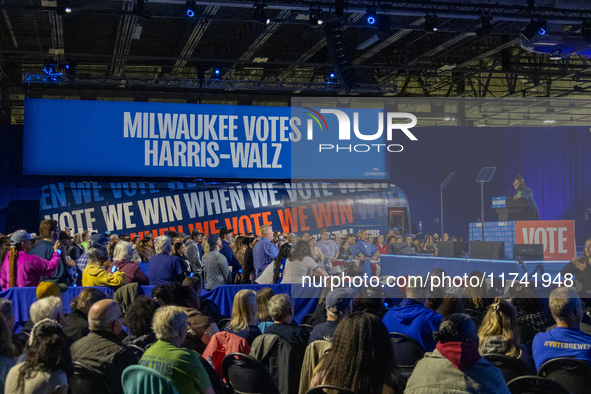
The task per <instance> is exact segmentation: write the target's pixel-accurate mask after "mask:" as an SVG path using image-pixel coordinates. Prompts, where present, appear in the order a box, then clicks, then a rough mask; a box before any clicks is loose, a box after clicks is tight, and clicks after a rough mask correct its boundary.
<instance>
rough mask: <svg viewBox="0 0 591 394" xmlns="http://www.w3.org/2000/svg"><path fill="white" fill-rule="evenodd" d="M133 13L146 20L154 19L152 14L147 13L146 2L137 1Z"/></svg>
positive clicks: (142, 0) (143, 0)
mask: <svg viewBox="0 0 591 394" xmlns="http://www.w3.org/2000/svg"><path fill="white" fill-rule="evenodd" d="M131 13H132V14H134V15H136V16H138V17H140V18H144V19H150V18H151V17H152V13H150V12H148V11H146V1H145V0H136V3H135V6H134V7H133V10H131Z"/></svg>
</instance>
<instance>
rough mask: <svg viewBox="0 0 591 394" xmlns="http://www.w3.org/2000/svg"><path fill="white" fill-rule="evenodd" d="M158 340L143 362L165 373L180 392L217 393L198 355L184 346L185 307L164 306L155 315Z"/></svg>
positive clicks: (185, 334) (141, 362)
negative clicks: (182, 346)
mask: <svg viewBox="0 0 591 394" xmlns="http://www.w3.org/2000/svg"><path fill="white" fill-rule="evenodd" d="M153 329H154V333H155V334H156V338H158V341H157V342H156V343H155V344H154V345H152V346H151V347H150V348H149V349H148V350H146V352H145V353H144V355H143V356H142V359H141V360H140V365H143V366H144V367H147V368H152V369H153V370H155V371H156V372H158V373H160V374H161V375H163V376H164V377H165V378H166V379H167V380H168V381H169V382H170V383H172V385H173V386H174V388H175V389H176V390H177V392H178V393H179V394H214V391H213V388H212V387H211V381H210V380H209V376H208V375H207V372H206V371H205V369H204V368H203V365H202V364H201V361H200V360H199V357H200V356H199V355H198V354H197V353H195V352H194V351H192V350H187V349H183V348H181V345H182V343H183V342H184V341H185V338H186V336H187V315H186V314H185V312H184V310H183V308H180V307H177V306H165V307H162V308H159V309H158V310H157V311H156V313H155V314H154V323H153Z"/></svg>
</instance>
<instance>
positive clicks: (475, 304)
mask: <svg viewBox="0 0 591 394" xmlns="http://www.w3.org/2000/svg"><path fill="white" fill-rule="evenodd" d="M475 277H476V278H478V282H477V281H476V279H474V280H473V279H472V278H475ZM484 279H485V278H484V274H483V273H482V272H480V271H474V272H472V273H471V274H470V277H469V278H468V284H467V287H466V288H465V295H464V297H463V298H462V302H463V303H464V308H466V309H472V310H475V311H477V312H480V313H482V314H485V313H486V309H487V308H488V306H489V305H490V304H492V302H493V299H492V298H489V297H488V295H487V290H486V285H484V286H477V285H474V286H473V284H474V283H479V282H480V281H482V280H484Z"/></svg>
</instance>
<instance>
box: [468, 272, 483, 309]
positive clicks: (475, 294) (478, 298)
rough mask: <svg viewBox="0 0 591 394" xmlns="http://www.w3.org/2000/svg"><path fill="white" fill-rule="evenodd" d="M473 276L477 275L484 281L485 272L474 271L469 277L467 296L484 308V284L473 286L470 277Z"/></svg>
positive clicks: (478, 306) (477, 305) (476, 304)
mask: <svg viewBox="0 0 591 394" xmlns="http://www.w3.org/2000/svg"><path fill="white" fill-rule="evenodd" d="M473 277H477V278H478V279H479V280H480V281H481V282H482V281H484V274H483V273H482V272H480V271H474V272H472V273H471V274H470V278H469V279H468V286H467V287H466V297H467V298H469V299H470V300H471V301H472V303H473V304H474V305H475V306H476V307H477V308H482V307H484V300H483V299H482V296H483V295H484V288H483V287H482V286H472V285H471V284H470V282H472V281H471V280H470V279H471V278H473Z"/></svg>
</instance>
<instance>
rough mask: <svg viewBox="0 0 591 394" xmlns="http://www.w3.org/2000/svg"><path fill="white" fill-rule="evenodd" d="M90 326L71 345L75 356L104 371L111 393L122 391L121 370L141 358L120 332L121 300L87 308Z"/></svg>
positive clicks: (103, 302)
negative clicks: (88, 309) (122, 337)
mask: <svg viewBox="0 0 591 394" xmlns="http://www.w3.org/2000/svg"><path fill="white" fill-rule="evenodd" d="M88 326H89V328H90V334H88V335H87V336H85V337H83V338H82V339H79V340H78V341H76V342H74V344H73V345H72V347H71V352H72V360H73V361H76V362H79V363H81V364H84V365H86V366H88V367H90V368H93V369H95V370H96V371H98V372H100V373H102V374H103V375H104V380H105V382H106V383H107V385H108V386H109V388H110V389H111V393H112V394H121V393H123V388H122V387H121V374H122V373H123V370H124V369H125V368H127V367H128V366H130V365H134V364H137V362H138V359H137V357H136V356H135V354H134V353H133V351H132V350H131V349H130V348H127V347H125V346H124V345H123V343H121V341H120V340H119V337H118V336H117V335H119V333H120V332H121V329H122V326H123V314H122V313H121V308H120V307H119V304H117V302H115V301H113V300H101V301H98V302H96V303H95V304H94V305H93V306H92V307H90V311H89V312H88Z"/></svg>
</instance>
